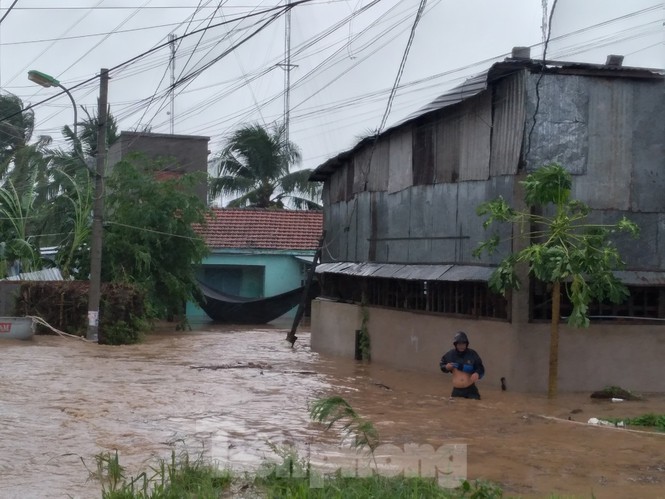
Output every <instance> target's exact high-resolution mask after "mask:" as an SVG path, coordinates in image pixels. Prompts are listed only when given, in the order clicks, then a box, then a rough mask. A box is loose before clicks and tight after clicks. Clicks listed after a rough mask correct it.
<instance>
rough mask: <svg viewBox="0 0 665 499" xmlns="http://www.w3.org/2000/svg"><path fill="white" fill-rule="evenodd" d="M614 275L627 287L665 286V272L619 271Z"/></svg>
mask: <svg viewBox="0 0 665 499" xmlns="http://www.w3.org/2000/svg"><path fill="white" fill-rule="evenodd" d="M614 275H615V276H616V277H618V278H619V280H620V281H621V282H622V283H624V284H625V285H626V286H665V272H657V271H646V270H617V271H616V272H614Z"/></svg>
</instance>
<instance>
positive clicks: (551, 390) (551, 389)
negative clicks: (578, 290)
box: [547, 281, 561, 398]
mask: <svg viewBox="0 0 665 499" xmlns="http://www.w3.org/2000/svg"><path fill="white" fill-rule="evenodd" d="M552 284H553V286H552V327H551V329H550V374H549V381H548V385H547V396H548V397H549V398H554V397H556V395H557V391H558V378H559V317H560V316H561V283H560V282H559V281H556V282H554V283H552Z"/></svg>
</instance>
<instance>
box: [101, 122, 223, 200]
mask: <svg viewBox="0 0 665 499" xmlns="http://www.w3.org/2000/svg"><path fill="white" fill-rule="evenodd" d="M209 140H210V137H203V136H198V135H171V134H166V133H151V132H127V131H124V132H121V133H120V137H119V138H118V140H117V141H116V142H115V143H114V144H113V145H112V146H111V147H110V148H109V153H108V163H109V165H111V167H112V165H114V164H116V163H117V162H119V161H121V160H122V159H124V158H125V157H126V156H127V155H129V154H132V153H141V154H144V155H145V156H147V157H148V158H149V159H153V160H163V161H165V165H164V168H163V169H162V170H161V171H160V172H158V174H157V176H156V177H157V179H158V180H166V179H174V178H178V177H179V176H181V175H183V174H185V173H194V172H201V173H204V174H206V175H207V173H208V154H209V150H208V142H209ZM196 193H197V194H198V196H199V198H201V200H202V201H203V202H204V203H206V204H207V198H208V185H207V177H205V178H204V179H203V181H202V182H201V185H200V186H198V188H197V189H196Z"/></svg>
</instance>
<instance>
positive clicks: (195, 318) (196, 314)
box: [187, 250, 314, 322]
mask: <svg viewBox="0 0 665 499" xmlns="http://www.w3.org/2000/svg"><path fill="white" fill-rule="evenodd" d="M297 257H302V258H307V259H308V260H310V261H311V260H312V259H313V257H314V252H313V251H309V252H307V251H302V252H293V251H289V252H282V253H279V252H274V251H273V252H261V251H252V252H240V251H237V250H224V251H221V250H218V251H214V252H213V253H211V254H210V255H209V256H208V257H207V258H206V259H205V260H204V261H203V263H202V267H203V268H205V267H210V268H214V269H215V270H210V271H209V272H207V274H208V275H214V273H215V272H219V270H218V269H219V267H220V266H229V269H228V270H230V272H226V273H225V275H226V276H227V278H226V279H225V281H224V282H223V283H220V282H217V285H216V283H215V282H214V280H211V281H208V282H207V284H208V285H209V286H211V287H213V288H217V289H219V290H220V291H223V292H227V293H229V294H237V295H238V296H245V297H254V296H258V295H257V293H261V289H262V290H263V293H262V296H274V295H278V294H280V293H284V292H286V291H290V290H292V289H294V288H298V287H300V286H302V285H303V284H304V282H305V280H306V279H307V268H308V266H306V264H305V262H303V261H302V260H299V259H298V258H297ZM243 267H245V268H244V269H243ZM248 267H249V268H248ZM222 272H224V270H222ZM261 275H262V278H263V282H262V283H261V282H258V281H259V280H260V279H261ZM295 311H296V307H294V308H293V309H292V310H291V311H289V312H288V313H287V314H285V315H284V316H282V317H289V318H292V317H293V316H294V315H295ZM187 319H188V320H189V321H190V322H207V321H209V320H210V318H209V317H208V316H207V315H206V313H205V312H204V311H203V309H201V308H200V307H199V306H198V305H197V304H196V303H192V302H190V303H188V304H187Z"/></svg>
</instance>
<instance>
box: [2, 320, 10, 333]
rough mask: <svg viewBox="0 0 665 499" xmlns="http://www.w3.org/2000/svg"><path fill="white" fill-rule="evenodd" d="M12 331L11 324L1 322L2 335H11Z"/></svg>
mask: <svg viewBox="0 0 665 499" xmlns="http://www.w3.org/2000/svg"><path fill="white" fill-rule="evenodd" d="M11 330H12V323H11V322H0V333H9V332H10V331H11Z"/></svg>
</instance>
